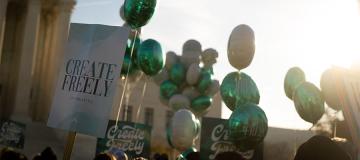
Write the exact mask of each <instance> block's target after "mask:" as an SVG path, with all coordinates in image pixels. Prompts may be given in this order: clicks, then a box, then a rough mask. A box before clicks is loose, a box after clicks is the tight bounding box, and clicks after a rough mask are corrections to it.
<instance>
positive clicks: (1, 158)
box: [0, 148, 27, 160]
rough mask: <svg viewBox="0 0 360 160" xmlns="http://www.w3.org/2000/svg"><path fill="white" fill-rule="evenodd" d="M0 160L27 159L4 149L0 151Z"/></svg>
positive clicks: (8, 149)
mask: <svg viewBox="0 0 360 160" xmlns="http://www.w3.org/2000/svg"><path fill="white" fill-rule="evenodd" d="M0 160H27V158H26V157H25V155H23V154H21V153H18V152H16V151H14V150H12V149H10V148H4V149H3V150H1V155H0Z"/></svg>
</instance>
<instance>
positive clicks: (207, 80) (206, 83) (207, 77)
mask: <svg viewBox="0 0 360 160" xmlns="http://www.w3.org/2000/svg"><path fill="white" fill-rule="evenodd" d="M211 83H212V79H211V73H210V72H207V71H204V70H203V71H202V72H201V76H200V80H199V82H198V84H197V88H198V90H199V92H200V93H202V94H204V93H205V92H206V90H207V89H208V88H209V87H210V85H211Z"/></svg>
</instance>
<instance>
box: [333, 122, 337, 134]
mask: <svg viewBox="0 0 360 160" xmlns="http://www.w3.org/2000/svg"><path fill="white" fill-rule="evenodd" d="M336 130H337V121H336V120H335V126H334V137H333V138H336Z"/></svg>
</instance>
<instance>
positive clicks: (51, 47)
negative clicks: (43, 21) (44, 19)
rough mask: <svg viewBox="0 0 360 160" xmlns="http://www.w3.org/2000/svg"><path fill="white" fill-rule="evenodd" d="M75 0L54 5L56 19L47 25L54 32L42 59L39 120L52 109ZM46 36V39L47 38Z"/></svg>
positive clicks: (44, 119) (61, 1) (37, 117)
mask: <svg viewBox="0 0 360 160" xmlns="http://www.w3.org/2000/svg"><path fill="white" fill-rule="evenodd" d="M74 5H75V0H60V1H59V2H58V3H57V4H56V6H54V16H53V18H54V20H53V21H52V22H51V24H49V26H47V27H51V31H52V33H51V34H49V35H47V36H50V37H47V38H49V40H50V41H51V43H49V44H48V45H47V46H46V47H48V52H47V53H44V57H46V59H45V60H44V61H42V63H43V64H42V67H41V71H40V72H41V73H40V74H41V77H40V79H41V84H40V85H41V86H40V88H43V89H42V90H39V91H40V93H38V94H39V96H38V98H37V99H36V100H35V101H36V104H37V105H36V106H35V107H36V109H35V112H36V113H34V117H33V118H34V119H35V120H38V121H46V120H47V118H48V114H49V111H50V109H51V104H52V99H53V95H54V92H55V88H56V82H57V77H58V73H59V71H60V67H61V65H62V62H63V59H64V49H65V46H66V43H67V38H68V32H69V25H70V17H71V13H72V9H73V7H74ZM47 38H46V39H47Z"/></svg>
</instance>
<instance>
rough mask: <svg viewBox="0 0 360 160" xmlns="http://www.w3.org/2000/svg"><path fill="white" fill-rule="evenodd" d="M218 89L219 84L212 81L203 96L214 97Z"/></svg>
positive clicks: (216, 81)
mask: <svg viewBox="0 0 360 160" xmlns="http://www.w3.org/2000/svg"><path fill="white" fill-rule="evenodd" d="M219 89H220V83H219V81H218V80H212V82H211V85H210V87H209V88H208V89H207V90H206V92H205V94H206V95H208V96H214V95H215V94H216V93H217V92H218V91H219Z"/></svg>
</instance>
